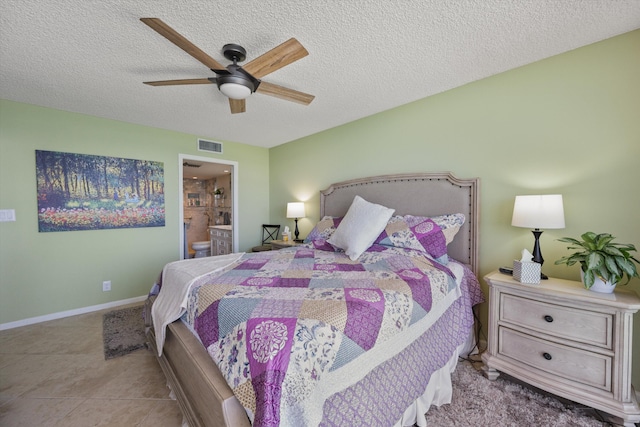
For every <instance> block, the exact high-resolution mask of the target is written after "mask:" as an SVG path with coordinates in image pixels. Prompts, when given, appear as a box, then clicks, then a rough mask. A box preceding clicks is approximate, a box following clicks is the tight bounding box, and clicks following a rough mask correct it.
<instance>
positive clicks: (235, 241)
mask: <svg viewBox="0 0 640 427" xmlns="http://www.w3.org/2000/svg"><path fill="white" fill-rule="evenodd" d="M185 160H195V161H197V162H203V163H218V164H221V165H230V166H232V167H233V168H232V171H231V186H232V187H233V188H232V190H231V191H232V200H231V201H232V204H231V206H232V208H231V224H232V225H233V227H232V234H233V237H232V245H233V246H232V248H231V250H232V252H235V251H236V250H237V248H238V245H239V242H240V240H239V238H238V229H239V224H238V162H234V161H231V160H221V159H214V158H211V157H204V156H194V155H191V154H178V207H179V217H180V227H178V228H179V229H180V259H184V256H185V253H184V185H183V183H184V181H183V180H184V176H183V173H182V169H183V167H182V163H184V161H185Z"/></svg>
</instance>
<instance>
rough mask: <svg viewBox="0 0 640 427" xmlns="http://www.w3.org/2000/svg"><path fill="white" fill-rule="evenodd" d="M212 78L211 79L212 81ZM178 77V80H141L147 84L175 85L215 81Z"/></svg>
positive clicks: (204, 83)
mask: <svg viewBox="0 0 640 427" xmlns="http://www.w3.org/2000/svg"><path fill="white" fill-rule="evenodd" d="M212 80H213V81H212ZM212 80H210V79H207V78H204V79H180V80H158V81H155V82H142V83H144V84H146V85H149V86H176V85H206V84H212V83H215V79H212Z"/></svg>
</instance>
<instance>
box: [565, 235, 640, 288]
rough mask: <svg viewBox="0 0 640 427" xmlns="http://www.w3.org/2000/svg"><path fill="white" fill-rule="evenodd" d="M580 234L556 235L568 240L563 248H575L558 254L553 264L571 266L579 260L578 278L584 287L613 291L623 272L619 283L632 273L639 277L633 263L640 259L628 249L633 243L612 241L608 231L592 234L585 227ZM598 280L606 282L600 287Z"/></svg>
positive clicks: (629, 278) (633, 248)
mask: <svg viewBox="0 0 640 427" xmlns="http://www.w3.org/2000/svg"><path fill="white" fill-rule="evenodd" d="M580 237H581V238H582V240H576V239H573V238H571V237H563V238H562V239H558V240H559V241H560V242H564V243H569V244H570V246H567V249H575V250H576V252H574V253H572V254H570V255H567V256H564V257H562V258H560V259H559V260H557V261H556V262H555V264H556V265H557V264H567V265H568V266H571V265H573V264H575V263H577V262H579V263H580V267H581V273H582V281H583V283H584V285H585V287H586V288H587V289H592V290H595V291H598V292H613V289H614V287H615V286H616V285H617V284H618V283H620V281H621V280H622V279H623V278H624V277H625V276H627V281H626V282H624V283H621V285H626V284H627V283H629V281H630V280H631V278H632V277H640V276H638V270H637V269H636V265H635V263H639V264H640V261H638V260H637V259H636V258H634V257H633V255H632V252H636V248H635V246H634V245H631V244H622V243H613V240H614V239H615V237H613V236H612V235H611V234H609V233H601V234H596V233H593V232H591V231H588V232H586V233H584V234H583V235H582V236H580ZM634 262H635V263H634ZM599 281H602V282H604V283H606V285H605V287H604V288H600V286H601V285H600V283H599ZM594 284H595V285H596V286H594Z"/></svg>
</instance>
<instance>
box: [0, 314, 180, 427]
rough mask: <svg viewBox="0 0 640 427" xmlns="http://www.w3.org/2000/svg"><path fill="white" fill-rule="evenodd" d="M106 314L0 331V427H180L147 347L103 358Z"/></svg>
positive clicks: (161, 375)
mask: <svg viewBox="0 0 640 427" xmlns="http://www.w3.org/2000/svg"><path fill="white" fill-rule="evenodd" d="M108 311H110V310H103V311H97V312H94V313H88V314H82V315H79V316H73V317H68V318H64V319H59V320H52V321H49V322H45V323H39V324H36V325H29V326H23V327H20V328H15V329H9V330H6V331H0V426H3V427H14V426H28V427H34V426H43V427H44V426H64V427H75V426H78V427H86V426H118V427H122V426H139V427H145V426H154V427H179V426H181V425H182V414H181V413H180V410H179V409H178V405H177V403H176V402H175V401H173V400H171V399H170V398H169V389H168V388H167V386H166V382H165V379H164V375H163V373H162V370H161V369H160V366H159V365H158V362H157V361H156V359H155V357H154V356H153V354H152V353H151V352H150V351H149V350H146V349H141V350H138V351H136V352H134V353H131V354H129V355H126V356H123V357H119V358H115V359H111V360H104V355H103V344H102V316H103V314H104V313H106V312H108Z"/></svg>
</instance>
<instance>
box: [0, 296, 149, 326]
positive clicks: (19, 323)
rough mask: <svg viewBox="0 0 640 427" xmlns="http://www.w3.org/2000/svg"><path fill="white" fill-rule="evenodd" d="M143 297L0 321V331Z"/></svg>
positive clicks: (112, 305)
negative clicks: (4, 321)
mask: <svg viewBox="0 0 640 427" xmlns="http://www.w3.org/2000/svg"><path fill="white" fill-rule="evenodd" d="M145 299H147V296H146V295H143V296H140V297H134V298H128V299H123V300H120V301H112V302H107V303H105V304H98V305H92V306H89V307H82V308H76V309H74V310H68V311H60V312H58V313H51V314H45V315H44V316H37V317H30V318H28V319H23V320H16V321H15V322H8V323H0V331H4V330H5V329H13V328H19V327H20V326H27V325H33V324H35V323H42V322H48V321H49V320H56V319H62V318H64V317H70V316H77V315H78V314H85V313H91V312H94V311H99V310H104V309H107V308H113V307H118V306H121V305H127V304H133V303H136V302H141V301H144V300H145Z"/></svg>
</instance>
